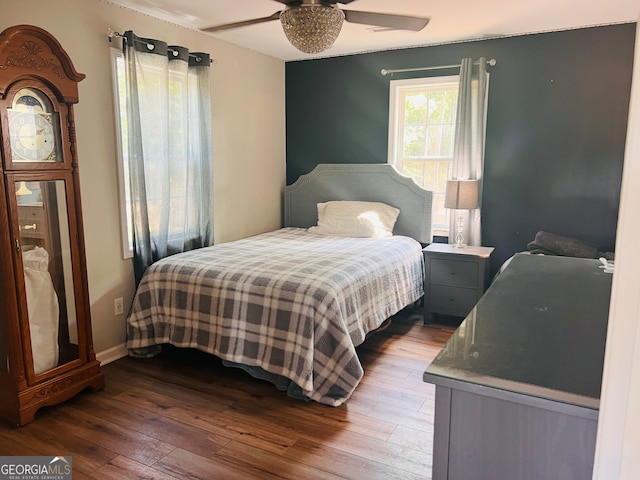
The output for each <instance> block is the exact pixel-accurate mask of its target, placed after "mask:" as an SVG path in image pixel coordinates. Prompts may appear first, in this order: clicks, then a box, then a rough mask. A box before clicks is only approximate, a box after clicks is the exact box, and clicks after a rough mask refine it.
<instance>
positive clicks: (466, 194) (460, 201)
mask: <svg viewBox="0 0 640 480" xmlns="http://www.w3.org/2000/svg"><path fill="white" fill-rule="evenodd" d="M478 183H479V182H478V180H447V189H446V191H445V197H444V208H450V209H452V210H456V237H455V241H456V242H455V243H454V244H452V246H453V247H455V248H464V247H466V245H465V244H464V217H463V214H462V210H473V209H475V208H478V206H479V205H478Z"/></svg>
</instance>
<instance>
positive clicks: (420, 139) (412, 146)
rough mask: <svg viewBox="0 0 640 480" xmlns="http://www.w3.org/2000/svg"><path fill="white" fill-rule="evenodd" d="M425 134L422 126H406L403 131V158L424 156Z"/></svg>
mask: <svg viewBox="0 0 640 480" xmlns="http://www.w3.org/2000/svg"><path fill="white" fill-rule="evenodd" d="M426 133H427V132H426V128H425V127H423V126H414V127H412V126H407V127H406V128H405V129H404V143H403V145H404V148H403V155H404V156H405V157H422V156H424V152H425V147H426V142H427V137H426Z"/></svg>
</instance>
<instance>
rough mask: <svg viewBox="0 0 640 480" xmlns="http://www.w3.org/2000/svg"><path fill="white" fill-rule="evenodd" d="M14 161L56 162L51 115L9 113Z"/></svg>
mask: <svg viewBox="0 0 640 480" xmlns="http://www.w3.org/2000/svg"><path fill="white" fill-rule="evenodd" d="M9 132H10V137H11V151H12V154H13V161H14V162H20V161H23V162H24V161H27V162H51V161H56V158H55V157H56V155H55V153H56V148H55V147H56V138H55V133H54V128H53V121H52V118H51V114H49V113H35V112H21V111H13V110H11V111H9Z"/></svg>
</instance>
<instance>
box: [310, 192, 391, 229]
mask: <svg viewBox="0 0 640 480" xmlns="http://www.w3.org/2000/svg"><path fill="white" fill-rule="evenodd" d="M399 214H400V210H398V209H397V208H395V207H392V206H390V205H387V204H385V203H381V202H358V201H349V200H337V201H331V202H324V203H318V225H316V226H314V227H310V228H309V232H311V233H319V234H321V235H336V236H340V237H390V236H391V235H393V226H394V225H395V223H396V220H397V219H398V215H399Z"/></svg>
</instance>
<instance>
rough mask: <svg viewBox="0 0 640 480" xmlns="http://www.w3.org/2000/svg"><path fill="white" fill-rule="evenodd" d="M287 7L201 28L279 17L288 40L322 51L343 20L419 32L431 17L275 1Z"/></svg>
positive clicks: (333, 0)
mask: <svg viewBox="0 0 640 480" xmlns="http://www.w3.org/2000/svg"><path fill="white" fill-rule="evenodd" d="M274 1H276V2H280V3H283V4H285V5H286V6H287V8H285V9H284V10H282V11H279V12H275V13H274V14H273V15H270V16H268V17H261V18H254V19H251V20H244V21H241V22H234V23H226V24H223V25H215V26H213V27H206V28H202V29H201V30H202V31H204V32H220V31H223V30H229V29H232V28H238V27H245V26H248V25H255V24H258V23H265V22H270V21H272V20H278V19H279V20H280V23H281V24H282V29H283V30H284V33H285V35H286V36H287V39H288V40H289V42H291V44H292V45H293V46H294V47H296V48H297V49H298V50H300V51H302V52H304V53H319V52H322V51H323V50H326V49H327V48H329V47H330V46H331V45H333V43H334V42H335V41H336V39H337V38H338V35H339V34H340V30H341V28H342V22H343V21H344V20H346V21H347V22H351V23H361V24H365V25H374V26H377V27H382V28H384V29H389V30H411V31H414V32H418V31H420V30H422V29H423V28H424V27H426V26H427V23H429V18H424V17H413V16H407V15H393V14H389V13H375V12H361V11H356V10H341V9H340V8H338V7H337V6H336V4H338V3H341V4H348V3H351V2H354V1H355V0H274Z"/></svg>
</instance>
